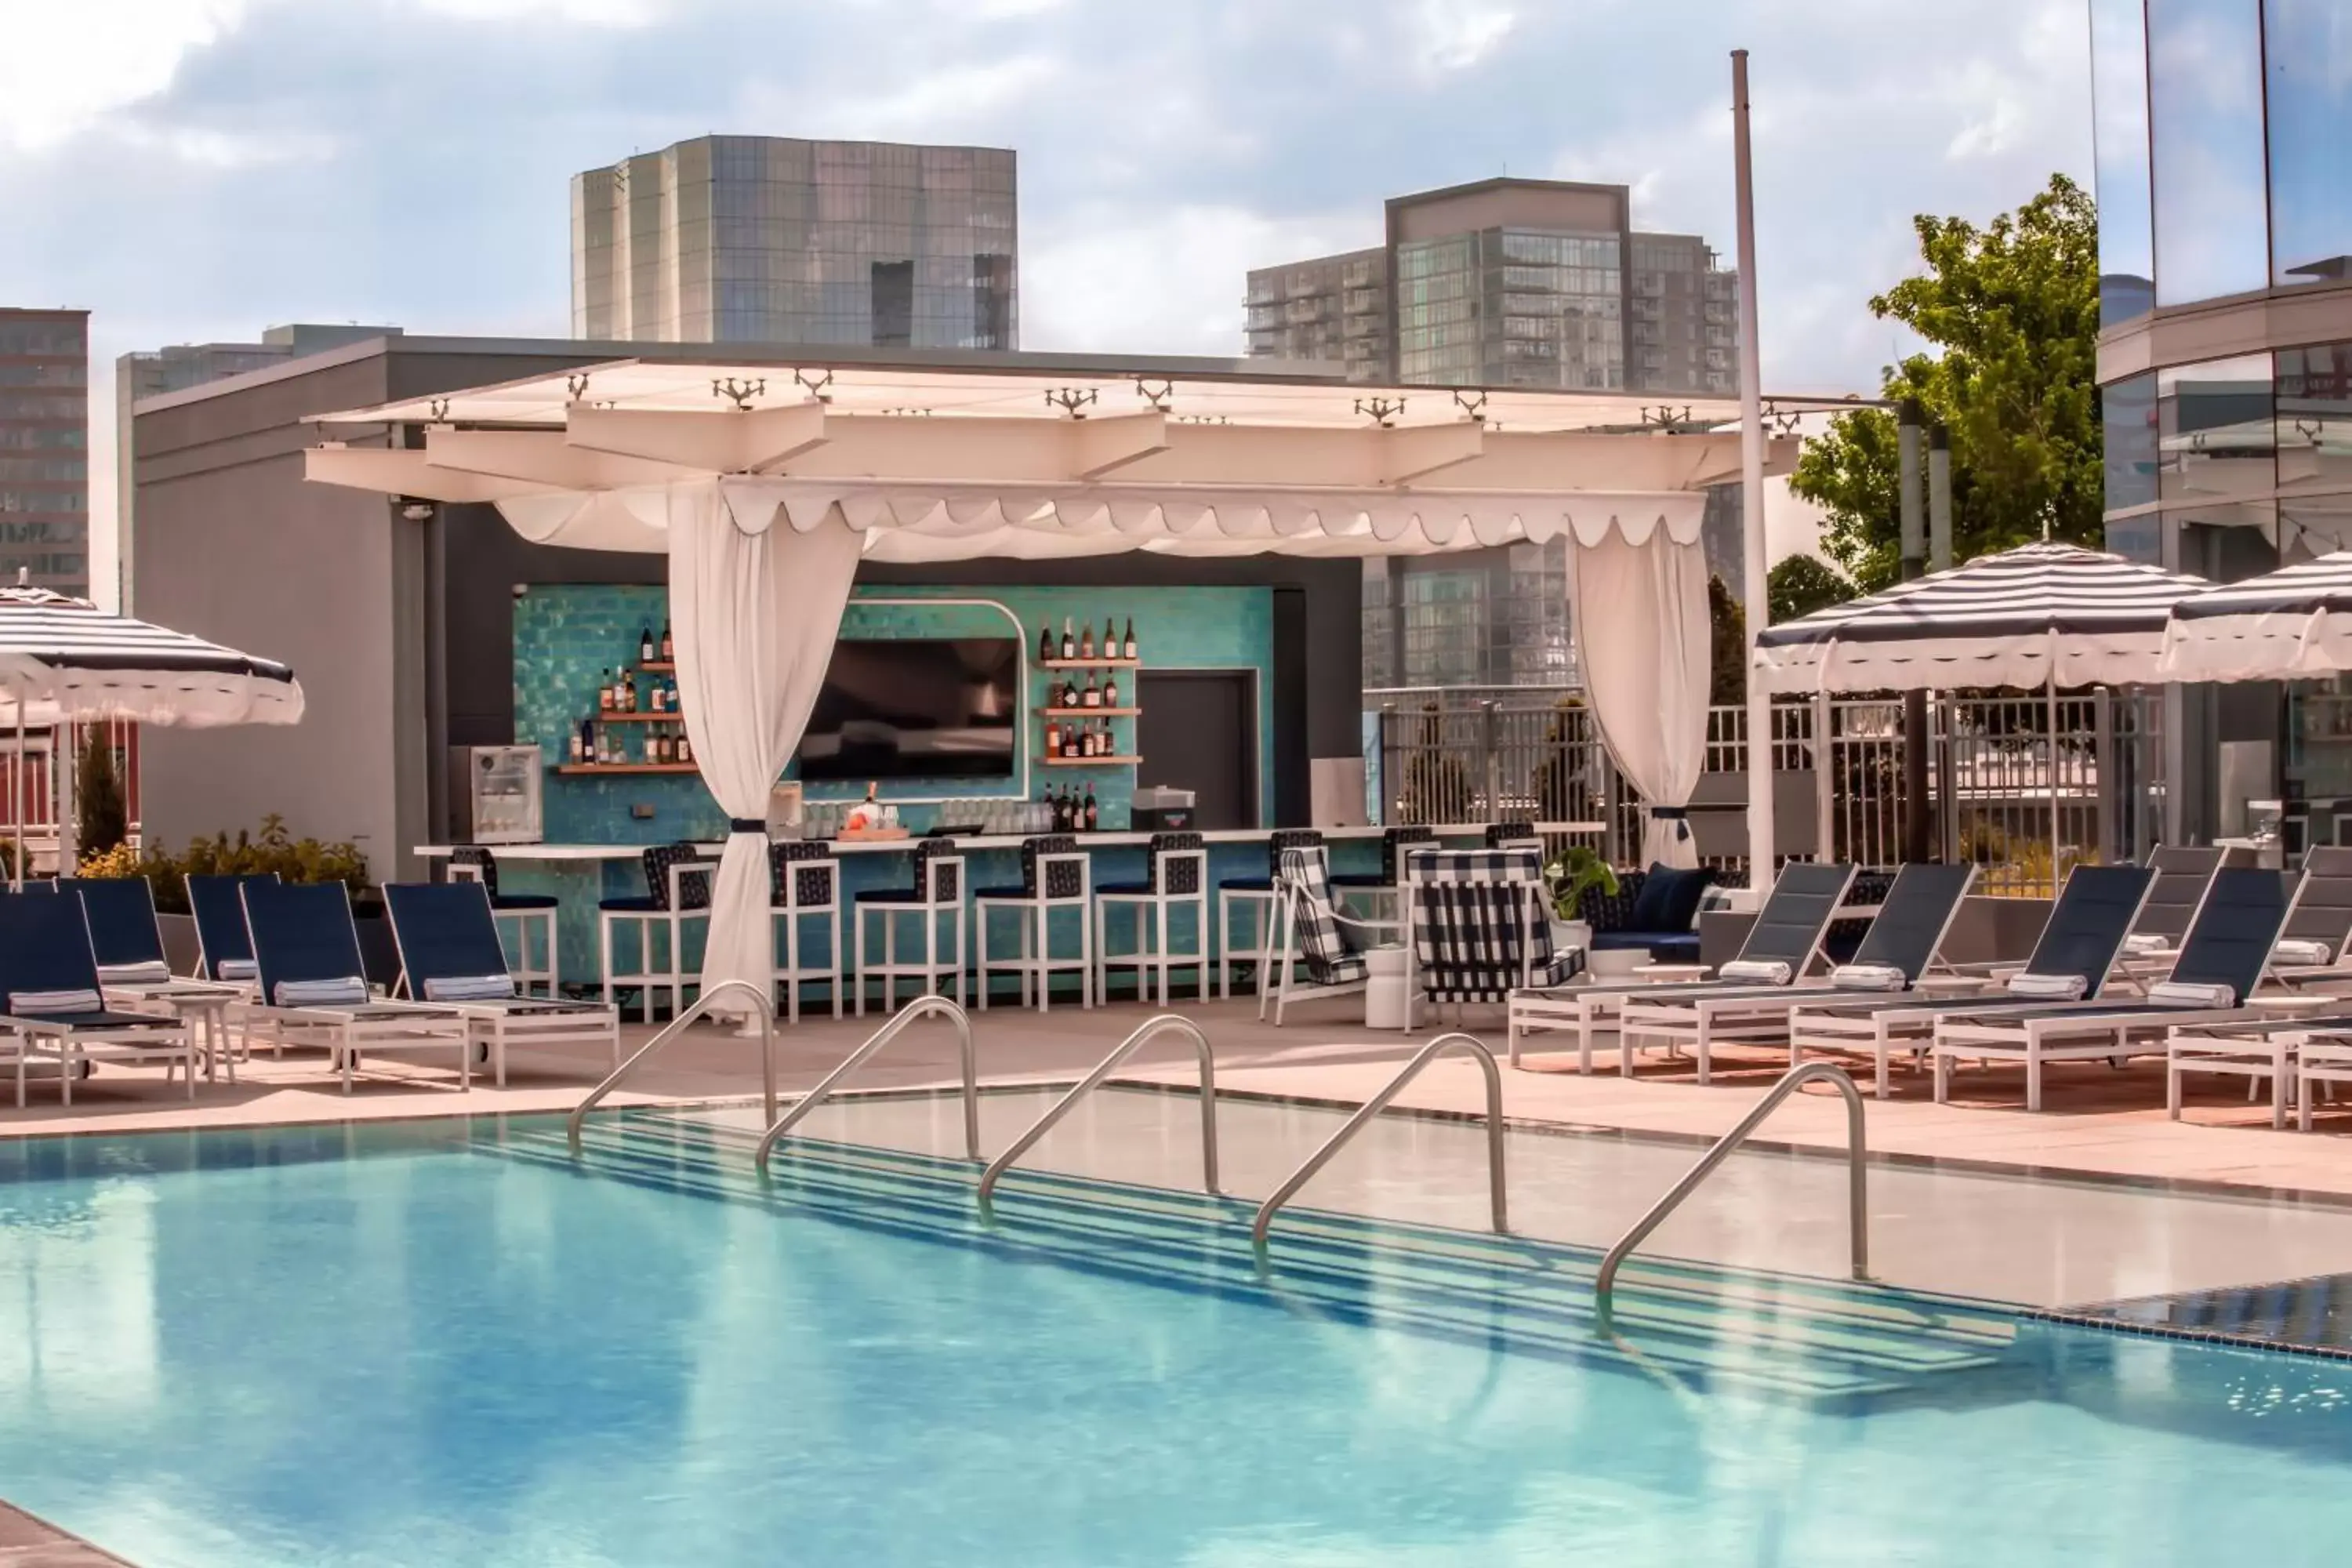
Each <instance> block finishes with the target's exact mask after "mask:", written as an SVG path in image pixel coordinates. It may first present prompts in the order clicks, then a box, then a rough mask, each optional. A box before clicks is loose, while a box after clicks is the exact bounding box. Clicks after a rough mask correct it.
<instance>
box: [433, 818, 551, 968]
mask: <svg viewBox="0 0 2352 1568" xmlns="http://www.w3.org/2000/svg"><path fill="white" fill-rule="evenodd" d="M468 879H471V880H473V881H477V882H479V883H481V884H482V891H484V892H485V893H488V895H489V896H490V917H491V919H493V920H494V921H497V922H498V923H499V926H501V927H503V926H504V925H505V924H506V923H507V922H508V921H513V922H514V947H513V948H512V950H511V951H510V953H509V957H508V960H507V973H509V974H511V975H513V976H514V978H515V985H516V988H517V989H518V990H520V992H521V993H522V994H524V995H526V996H528V995H530V991H531V987H532V986H534V985H536V986H539V987H540V988H541V989H542V990H543V991H545V993H546V994H548V995H550V996H552V995H554V994H555V987H556V982H557V980H558V979H559V978H561V976H562V973H563V965H562V963H559V962H557V960H556V948H555V922H556V918H557V914H558V911H559V910H561V909H562V905H563V900H561V899H559V898H557V897H556V896H555V895H554V894H552V893H503V892H500V891H499V862H498V857H496V856H494V855H492V854H491V853H490V852H489V851H488V849H486V848H484V847H482V846H481V845H479V844H460V845H458V846H457V847H456V848H454V849H452V850H450V851H449V880H451V881H453V882H463V881H466V880H468ZM533 927H537V928H538V929H539V931H540V933H541V937H540V949H541V952H544V953H545V954H546V955H547V962H546V963H544V964H538V963H532V962H531V961H530V958H531V954H530V933H531V929H532V928H533Z"/></svg>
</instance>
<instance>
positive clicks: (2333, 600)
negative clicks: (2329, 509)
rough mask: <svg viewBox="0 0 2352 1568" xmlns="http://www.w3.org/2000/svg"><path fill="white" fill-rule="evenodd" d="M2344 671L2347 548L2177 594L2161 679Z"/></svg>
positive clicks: (2351, 630)
mask: <svg viewBox="0 0 2352 1568" xmlns="http://www.w3.org/2000/svg"><path fill="white" fill-rule="evenodd" d="M2346 669H2352V550H2343V551H2337V552H2335V553H2334V554H2331V555H2322V556H2320V557H2318V558H2317V559H2316V560H2312V561H2299V562H2297V563H2294V565H2292V566H2283V567H2281V568H2280V569H2279V570H2277V571H2275V572H2269V573H2265V574H2263V575H2262V576H2260V577H2250V578H2248V579H2247V580H2246V581H2244V582H2242V583H2231V584H2225V585H2224V586H2221V587H2219V588H2215V589H2213V590H2212V591H2211V592H2210V593H2204V594H2200V595H2197V596H2196V597H2194V598H2191V599H2183V600H2182V601H2181V602H2180V603H2179V605H2176V606H2175V607H2174V609H2173V612H2172V621H2171V624H2170V626H2168V627H2167V628H2166V630H2165V640H2164V664H2163V671H2164V679H2167V680H2292V679H2298V678H2302V677H2308V676H2321V675H2334V674H2336V672H2337V671H2339V670H2346Z"/></svg>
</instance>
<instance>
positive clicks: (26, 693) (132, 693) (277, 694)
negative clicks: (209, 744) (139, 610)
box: [0, 574, 302, 885]
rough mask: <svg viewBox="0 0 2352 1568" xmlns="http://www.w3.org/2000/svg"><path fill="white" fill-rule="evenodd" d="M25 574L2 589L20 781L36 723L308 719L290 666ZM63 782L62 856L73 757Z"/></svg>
mask: <svg viewBox="0 0 2352 1568" xmlns="http://www.w3.org/2000/svg"><path fill="white" fill-rule="evenodd" d="M21 576H22V574H19V577H20V581H19V583H18V584H17V585H16V586H15V587H12V588H0V727H5V728H9V729H13V730H14V731H16V773H15V777H16V779H17V780H19V781H21V780H22V779H23V778H24V763H25V731H26V729H27V728H28V727H30V728H41V729H46V728H47V727H49V726H51V725H60V726H65V727H66V728H65V729H64V730H63V731H62V732H63V734H64V735H65V736H67V737H68V741H69V740H70V737H71V736H72V734H73V731H72V729H71V728H70V726H71V725H73V724H74V723H76V722H80V721H91V720H99V719H127V720H131V721H135V722H137V723H141V724H159V725H165V726H171V727H177V728H181V729H211V728H214V727H215V726H218V725H224V724H291V723H294V722H296V721H299V719H300V718H301V717H302V688H301V685H300V683H299V682H298V681H297V680H296V679H294V672H293V671H292V670H291V669H289V668H287V667H286V666H284V665H282V664H278V663H276V662H274V661H272V660H270V659H266V658H255V657H254V656H253V655H251V654H247V653H239V652H237V651H236V649H235V648H230V647H221V646H220V645H219V644H217V643H209V642H206V641H205V640H204V639H203V638H202V637H190V636H188V635H187V634H186V633H185V632H175V631H173V630H172V629H171V628H169V627H167V626H154V625H151V624H150V623H148V622H146V621H140V620H133V619H131V617H130V616H114V615H109V614H107V613H106V612H105V611H103V610H101V609H100V608H99V607H98V606H97V605H93V604H91V603H90V602H89V600H88V599H76V598H70V597H68V596H67V595H63V594H56V593H51V592H50V591H49V590H48V589H47V588H32V587H27V586H25V585H24V584H23V583H22V581H21ZM69 755H70V747H69V746H68V758H69ZM17 787H18V788H22V784H21V783H19V784H18V785H17ZM58 796H59V798H58V829H59V849H60V851H61V854H63V853H69V852H70V847H71V839H70V828H71V825H72V821H73V769H72V767H71V765H70V762H69V760H68V764H67V765H66V766H64V767H61V768H60V769H59V770H58ZM16 807H17V809H16V810H15V811H13V812H12V813H11V815H12V816H15V817H16V859H15V867H16V879H17V881H18V883H19V885H21V883H22V881H23V878H24V868H25V821H24V817H25V814H24V811H23V809H22V807H23V802H22V801H21V800H20V801H18V802H17V803H16Z"/></svg>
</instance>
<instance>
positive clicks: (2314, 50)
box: [2263, 0, 2352, 285]
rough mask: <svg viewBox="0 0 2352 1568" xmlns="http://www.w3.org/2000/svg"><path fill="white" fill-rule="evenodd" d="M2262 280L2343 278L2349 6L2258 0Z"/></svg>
mask: <svg viewBox="0 0 2352 1568" xmlns="http://www.w3.org/2000/svg"><path fill="white" fill-rule="evenodd" d="M2263 57H2264V59H2263V84H2264V87H2265V88H2266V89H2267V100H2268V112H2269V116H2270V175H2271V179H2270V186H2271V212H2270V218H2271V281H2272V282H2273V283H2276V284H2282V285H2292V284H2302V283H2329V282H2342V281H2344V280H2345V279H2347V278H2352V140H2347V139H2352V6H2347V5H2345V4H2344V3H2343V0H2264V3H2263Z"/></svg>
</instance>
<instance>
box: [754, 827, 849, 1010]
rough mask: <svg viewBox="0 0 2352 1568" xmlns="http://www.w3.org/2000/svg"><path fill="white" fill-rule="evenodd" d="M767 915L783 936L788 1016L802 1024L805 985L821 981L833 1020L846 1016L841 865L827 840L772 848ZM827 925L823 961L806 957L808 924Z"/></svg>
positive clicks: (781, 975)
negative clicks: (830, 999) (843, 1007)
mask: <svg viewBox="0 0 2352 1568" xmlns="http://www.w3.org/2000/svg"><path fill="white" fill-rule="evenodd" d="M768 916H769V919H770V920H771V921H773V922H774V923H775V925H776V927H777V929H778V931H780V932H781V934H782V937H783V942H782V948H783V959H782V962H781V963H778V964H777V965H776V984H779V985H781V986H782V987H783V988H784V1017H785V1020H786V1021H787V1022H788V1023H794V1024H797V1023H799V1022H800V1021H801V987H802V985H803V984H807V983H809V982H811V981H817V980H822V981H824V984H825V988H826V989H827V990H828V991H830V992H832V994H833V1016H835V1017H836V1018H838V1017H840V1016H841V993H842V984H841V965H842V960H843V959H844V958H845V956H846V954H845V953H844V952H843V951H842V946H841V862H840V861H839V860H836V859H835V858H834V856H833V846H832V845H830V844H828V843H826V842H824V840H823V839H800V840H784V839H780V840H778V841H777V842H775V843H773V844H771V845H769V846H768ZM814 921H824V925H823V927H822V928H821V929H822V930H823V931H824V933H825V942H824V963H814V962H812V961H811V960H809V959H808V958H807V956H806V952H807V943H808V939H809V937H810V935H811V934H812V932H811V931H810V930H809V925H810V923H812V922H814Z"/></svg>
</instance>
